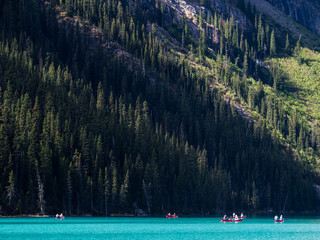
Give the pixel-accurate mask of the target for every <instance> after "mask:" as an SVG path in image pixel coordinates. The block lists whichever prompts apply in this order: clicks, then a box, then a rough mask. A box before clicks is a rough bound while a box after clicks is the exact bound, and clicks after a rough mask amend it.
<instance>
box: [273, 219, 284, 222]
mask: <svg viewBox="0 0 320 240" xmlns="http://www.w3.org/2000/svg"><path fill="white" fill-rule="evenodd" d="M274 222H284V219H282V220H279V219H278V220H274Z"/></svg>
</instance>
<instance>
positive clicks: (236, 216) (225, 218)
mask: <svg viewBox="0 0 320 240" xmlns="http://www.w3.org/2000/svg"><path fill="white" fill-rule="evenodd" d="M243 218H245V216H244V215H243V213H241V214H240V217H238V215H237V214H235V213H233V214H232V216H231V217H230V218H228V217H227V215H224V216H223V220H229V219H234V220H238V219H243Z"/></svg>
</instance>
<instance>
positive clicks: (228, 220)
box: [220, 218, 243, 222]
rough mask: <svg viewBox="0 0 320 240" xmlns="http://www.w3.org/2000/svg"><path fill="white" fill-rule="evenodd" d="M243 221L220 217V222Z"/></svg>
mask: <svg viewBox="0 0 320 240" xmlns="http://www.w3.org/2000/svg"><path fill="white" fill-rule="evenodd" d="M242 221H243V219H240V218H239V219H226V220H224V219H220V222H242Z"/></svg>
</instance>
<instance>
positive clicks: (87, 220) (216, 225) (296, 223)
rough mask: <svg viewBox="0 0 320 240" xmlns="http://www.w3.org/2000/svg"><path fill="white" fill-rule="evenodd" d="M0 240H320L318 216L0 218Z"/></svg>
mask: <svg viewBox="0 0 320 240" xmlns="http://www.w3.org/2000/svg"><path fill="white" fill-rule="evenodd" d="M0 239H1V240H11V239H32V240H35V239H46V240H49V239H59V240H61V239H69V240H74V239H84V240H85V239H121V240H122V239H166V240H167V239H174V240H180V239H237V240H240V239H259V240H264V239H268V240H269V239H299V240H303V239H320V217H312V216H309V217H288V218H287V220H286V221H285V222H284V223H274V222H273V219H272V216H268V217H254V218H253V217H249V218H248V219H244V220H243V222H241V223H221V222H220V221H219V218H206V217H204V218H191V217H185V218H183V217H180V218H178V219H166V218H164V217H163V218H125V217H123V218H122V217H105V218H103V217H66V218H65V219H63V220H57V219H55V218H0Z"/></svg>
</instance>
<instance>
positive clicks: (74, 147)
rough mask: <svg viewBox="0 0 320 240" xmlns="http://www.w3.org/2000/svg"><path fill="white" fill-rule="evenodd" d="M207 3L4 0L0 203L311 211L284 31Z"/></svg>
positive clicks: (9, 209)
mask: <svg viewBox="0 0 320 240" xmlns="http://www.w3.org/2000/svg"><path fill="white" fill-rule="evenodd" d="M212 3H213V1H212V2H211V1H200V3H199V2H197V1H192V2H191V1H190V2H182V1H181V2H171V1H165V0H163V1H160V0H159V1H139V0H136V1H115V0H108V1H104V0H92V1H89V0H84V1H81V0H74V1H72V0H65V1H64V0H60V1H54V0H52V1H40V0H32V1H24V0H17V1H16V3H13V1H9V0H2V1H1V2H0V9H1V18H0V19H1V22H0V23H1V24H0V26H1V29H2V32H1V43H0V62H1V64H0V79H1V81H0V103H1V106H0V172H1V173H2V174H1V179H0V193H1V196H0V198H1V199H0V206H1V209H0V210H1V213H2V214H21V213H42V214H44V213H48V214H50V213H55V212H56V211H57V210H61V209H62V210H63V211H64V212H65V213H67V214H70V215H72V214H96V215H105V214H111V213H138V212H141V211H140V210H139V209H143V210H144V212H146V213H152V214H159V213H164V212H166V211H175V212H182V213H202V214H204V213H215V212H222V211H232V210H235V209H239V210H240V209H241V210H252V211H256V210H264V209H266V208H273V209H275V210H279V211H281V210H296V211H299V210H316V209H317V208H318V207H319V205H318V204H319V199H318V198H317V196H316V192H315V189H314V187H313V184H314V182H315V180H316V176H317V175H316V170H317V167H318V166H317V161H318V159H319V151H318V146H319V142H320V132H319V128H318V125H317V122H315V121H311V120H312V119H313V120H314V119H316V118H317V116H316V115H310V118H308V117H307V116H308V115H304V112H303V111H302V110H301V111H300V109H297V110H296V111H292V110H291V109H288V108H286V107H285V106H286V103H287V100H286V98H282V97H281V92H282V90H283V89H286V85H285V78H284V77H283V75H282V71H283V72H285V71H286V70H285V68H284V67H285V66H283V68H280V67H282V65H279V64H273V62H276V61H280V60H281V59H284V58H283V57H284V56H288V57H289V56H291V55H292V52H293V50H292V49H293V45H294V44H293V41H295V40H293V39H291V37H290V36H288V37H287V38H288V44H287V43H283V44H282V43H281V42H280V38H279V37H278V36H276V34H277V29H276V31H274V29H273V28H272V27H270V26H269V25H267V24H266V23H265V22H264V20H263V17H262V16H259V14H258V13H257V12H255V10H254V8H251V6H249V7H248V6H245V5H244V4H242V3H243V2H242V1H239V2H238V3H230V2H228V3H227V4H229V5H230V7H229V8H228V7H225V8H224V9H222V8H221V9H220V8H219V9H217V10H216V9H215V8H214V5H212ZM199 4H200V5H199ZM220 4H223V2H220ZM201 5H202V6H201ZM229 5H224V6H229ZM230 9H231V10H230ZM231 13H232V14H231ZM279 32H280V31H279ZM290 41H291V42H290ZM298 43H299V42H298ZM299 44H300V43H299ZM303 51H304V50H302V49H301V48H300V46H299V45H298V46H297V47H296V48H295V51H294V56H295V58H296V59H298V60H299V61H300V62H298V64H299V63H301V64H302V63H303V60H304V57H303V55H301V54H302V52H303ZM306 51H307V50H306ZM313 54H315V55H317V53H315V52H314V53H313ZM278 57H280V58H281V59H280V58H278ZM315 61H317V60H315ZM312 66H313V65H312ZM308 67H309V66H306V68H308ZM282 69H283V70H282ZM280 71H281V72H280ZM280 73H281V74H280ZM290 79H291V78H290ZM292 81H293V80H292ZM301 104H303V102H302V103H301ZM299 114H301V115H303V116H306V117H305V118H306V121H302V120H301V119H303V118H300V117H299V116H300V115H299ZM309 121H310V125H309ZM311 122H312V123H314V124H313V125H311ZM310 126H312V128H311V127H310Z"/></svg>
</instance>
